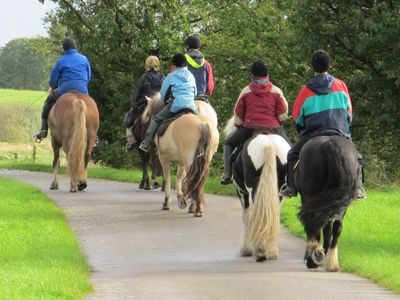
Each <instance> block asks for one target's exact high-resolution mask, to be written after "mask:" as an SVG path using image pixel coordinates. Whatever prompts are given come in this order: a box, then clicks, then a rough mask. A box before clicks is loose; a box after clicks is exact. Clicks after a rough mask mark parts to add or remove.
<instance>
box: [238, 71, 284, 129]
mask: <svg viewBox="0 0 400 300" xmlns="http://www.w3.org/2000/svg"><path fill="white" fill-rule="evenodd" d="M256 79H263V80H266V79H267V78H256ZM287 113H288V104H287V101H286V99H285V97H284V96H283V93H282V91H281V89H279V88H278V87H276V86H275V85H273V84H272V83H271V82H269V81H267V83H266V84H258V83H257V82H254V81H253V82H252V83H250V84H249V85H248V86H246V87H245V88H244V89H243V90H242V91H241V93H240V95H239V98H238V100H237V102H236V105H235V110H234V116H235V125H236V126H243V127H246V128H259V127H270V128H278V127H281V123H282V121H284V120H285V119H286V118H287Z"/></svg>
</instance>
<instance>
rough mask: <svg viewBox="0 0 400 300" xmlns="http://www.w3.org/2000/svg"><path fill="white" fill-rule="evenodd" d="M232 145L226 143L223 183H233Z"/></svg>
mask: <svg viewBox="0 0 400 300" xmlns="http://www.w3.org/2000/svg"><path fill="white" fill-rule="evenodd" d="M232 150H233V149H232V146H231V145H226V144H225V145H224V174H222V176H221V184H224V185H225V184H231V183H232V182H233V181H232V165H231V155H232Z"/></svg>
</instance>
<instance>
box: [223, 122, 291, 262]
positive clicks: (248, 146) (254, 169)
mask: <svg viewBox="0 0 400 300" xmlns="http://www.w3.org/2000/svg"><path fill="white" fill-rule="evenodd" d="M232 125H233V118H232V119H231V121H230V122H228V124H227V126H226V128H225V133H226V134H227V135H229V134H232V133H233V130H234V129H233V128H234V127H233V126H232ZM289 149H290V145H289V144H288V143H287V142H286V141H285V140H284V139H283V138H282V137H281V136H279V135H276V134H263V131H262V130H260V132H259V133H256V134H255V135H254V136H253V137H252V138H250V139H249V140H248V141H247V142H246V143H245V144H244V145H243V147H242V149H241V150H240V153H239V154H237V156H236V157H235V159H234V161H233V169H232V171H233V180H234V183H235V185H236V188H237V192H238V195H239V198H240V201H241V204H242V208H243V214H242V221H243V229H242V237H241V244H240V255H241V256H251V255H254V256H255V257H256V260H257V261H264V260H272V259H277V258H278V245H277V242H278V237H279V227H280V200H281V199H280V198H279V189H280V187H281V186H282V185H283V184H284V182H285V174H286V172H285V167H286V162H287V153H288V151H289Z"/></svg>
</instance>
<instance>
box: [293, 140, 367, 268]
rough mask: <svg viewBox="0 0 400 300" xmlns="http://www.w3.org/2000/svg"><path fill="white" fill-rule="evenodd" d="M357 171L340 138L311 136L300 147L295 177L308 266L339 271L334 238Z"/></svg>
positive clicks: (349, 144) (354, 154)
mask: <svg viewBox="0 0 400 300" xmlns="http://www.w3.org/2000/svg"><path fill="white" fill-rule="evenodd" d="M360 171H361V170H360V167H359V164H358V162H357V151H356V148H355V147H354V145H353V143H352V142H351V141H350V140H348V139H346V138H344V137H341V136H319V137H315V138H312V139H311V140H309V141H308V142H307V143H306V144H305V145H304V147H303V148H302V150H301V152H300V163H299V168H298V170H297V172H296V176H295V177H296V186H297V188H298V190H299V192H300V194H301V202H302V205H301V209H300V211H299V214H298V216H299V219H300V221H301V222H302V223H303V225H304V230H305V232H306V235H307V241H308V243H307V248H306V253H305V258H304V259H305V261H306V264H307V267H308V268H318V267H319V266H321V265H324V267H325V269H326V270H327V271H331V272H336V271H339V260H338V240H339V236H340V233H341V231H342V222H343V217H344V215H345V213H346V209H347V207H348V205H349V204H350V203H351V201H352V198H353V195H354V193H355V190H356V186H357V174H358V172H360ZM321 231H322V232H323V237H324V242H323V246H321V244H320V239H321Z"/></svg>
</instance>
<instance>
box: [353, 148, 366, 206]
mask: <svg viewBox="0 0 400 300" xmlns="http://www.w3.org/2000/svg"><path fill="white" fill-rule="evenodd" d="M357 160H358V164H359V166H360V172H359V174H358V177H357V190H356V194H355V197H354V198H355V200H361V199H367V193H366V192H365V190H364V167H363V158H362V156H361V154H359V153H358V155H357Z"/></svg>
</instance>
